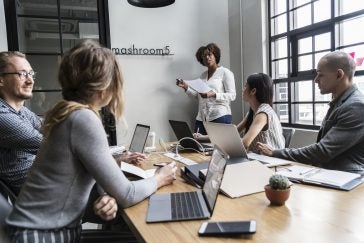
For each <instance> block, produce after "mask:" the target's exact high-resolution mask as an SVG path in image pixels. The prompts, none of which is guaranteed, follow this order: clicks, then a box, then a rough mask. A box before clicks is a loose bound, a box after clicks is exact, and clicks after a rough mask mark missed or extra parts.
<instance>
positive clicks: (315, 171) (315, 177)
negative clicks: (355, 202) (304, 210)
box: [277, 165, 364, 191]
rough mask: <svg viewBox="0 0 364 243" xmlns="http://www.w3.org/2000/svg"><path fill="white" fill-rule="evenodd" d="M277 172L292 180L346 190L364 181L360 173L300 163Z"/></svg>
mask: <svg viewBox="0 0 364 243" xmlns="http://www.w3.org/2000/svg"><path fill="white" fill-rule="evenodd" d="M277 173H278V174H281V175H284V176H286V177H288V178H289V179H290V180H292V181H293V182H301V183H307V184H313V185H318V186H323V187H329V188H335V189H340V190H346V191H349V190H351V189H353V188H355V187H356V186H358V185H360V184H361V183H363V182H364V177H363V176H362V175H360V174H356V173H350V172H345V171H338V170H327V169H322V168H317V167H307V166H300V165H293V166H290V167H285V168H282V169H280V170H279V171H278V172H277Z"/></svg>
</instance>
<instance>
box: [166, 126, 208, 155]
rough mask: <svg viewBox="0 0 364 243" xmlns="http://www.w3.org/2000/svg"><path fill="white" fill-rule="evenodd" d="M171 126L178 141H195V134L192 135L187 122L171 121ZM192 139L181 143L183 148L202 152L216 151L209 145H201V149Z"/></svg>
mask: <svg viewBox="0 0 364 243" xmlns="http://www.w3.org/2000/svg"><path fill="white" fill-rule="evenodd" d="M169 124H170V125H171V127H172V130H173V132H174V134H175V135H176V137H177V139H178V140H181V139H183V138H192V139H193V134H192V132H191V129H190V127H189V126H188V124H187V122H184V121H174V120H169ZM192 139H185V140H182V141H180V144H181V146H182V147H183V148H186V149H189V148H190V149H195V150H198V151H200V152H208V151H212V150H213V149H214V147H213V146H211V145H207V144H204V143H200V144H201V145H202V148H201V147H200V146H199V145H198V144H197V143H196V142H195V141H193V140H192Z"/></svg>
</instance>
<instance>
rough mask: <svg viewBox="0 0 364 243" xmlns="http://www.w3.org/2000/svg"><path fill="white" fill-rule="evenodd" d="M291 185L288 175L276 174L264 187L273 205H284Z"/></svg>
mask: <svg viewBox="0 0 364 243" xmlns="http://www.w3.org/2000/svg"><path fill="white" fill-rule="evenodd" d="M291 185H292V183H291V182H290V181H289V180H288V178H287V177H285V176H283V175H279V174H274V175H272V176H271V177H270V178H269V184H268V185H266V186H265V187H264V190H265V195H266V196H267V198H268V199H269V201H270V203H271V204H272V205H276V206H282V205H284V203H285V202H286V201H287V199H288V197H289V193H290V191H291Z"/></svg>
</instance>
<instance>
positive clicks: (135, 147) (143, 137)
mask: <svg viewBox="0 0 364 243" xmlns="http://www.w3.org/2000/svg"><path fill="white" fill-rule="evenodd" d="M149 129H150V127H149V126H146V125H142V124H137V125H136V127H135V131H134V135H133V138H132V140H131V143H130V147H129V151H131V152H139V153H143V151H144V145H145V142H146V141H147V137H148V134H149Z"/></svg>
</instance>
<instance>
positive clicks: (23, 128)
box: [0, 98, 43, 194]
mask: <svg viewBox="0 0 364 243" xmlns="http://www.w3.org/2000/svg"><path fill="white" fill-rule="evenodd" d="M40 128H41V119H40V118H39V117H38V116H37V115H36V114H34V113H33V112H31V111H30V110H29V109H27V108H26V107H24V106H23V107H22V108H21V109H20V110H19V111H18V112H17V111H16V110H14V109H13V108H12V107H11V106H10V105H8V104H7V103H6V102H5V101H4V100H3V99H1V98H0V178H1V179H2V180H3V181H4V182H5V183H6V184H8V186H9V187H10V188H11V189H12V190H13V191H14V192H15V193H16V194H18V193H19V191H20V188H21V186H22V185H23V183H24V181H25V179H26V176H27V174H28V171H29V169H30V167H31V166H32V164H33V160H34V157H35V155H36V154H37V151H38V149H39V147H40V143H41V142H42V138H43V137H42V134H41V133H40Z"/></svg>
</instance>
